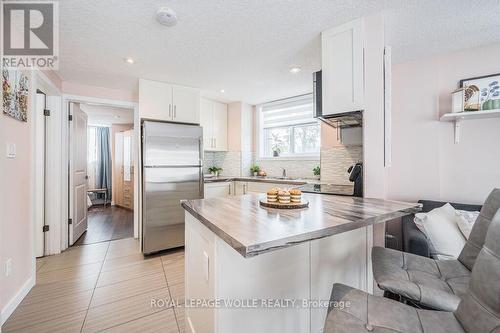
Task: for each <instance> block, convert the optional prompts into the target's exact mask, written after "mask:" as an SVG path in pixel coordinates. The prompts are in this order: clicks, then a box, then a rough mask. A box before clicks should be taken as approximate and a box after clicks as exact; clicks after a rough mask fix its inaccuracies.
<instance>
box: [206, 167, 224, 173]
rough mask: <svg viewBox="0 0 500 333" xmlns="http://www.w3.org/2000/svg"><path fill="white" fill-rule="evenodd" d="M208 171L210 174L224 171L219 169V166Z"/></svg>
mask: <svg viewBox="0 0 500 333" xmlns="http://www.w3.org/2000/svg"><path fill="white" fill-rule="evenodd" d="M208 171H209V172H210V173H218V172H221V171H222V168H219V167H218V166H211V167H210V168H208Z"/></svg>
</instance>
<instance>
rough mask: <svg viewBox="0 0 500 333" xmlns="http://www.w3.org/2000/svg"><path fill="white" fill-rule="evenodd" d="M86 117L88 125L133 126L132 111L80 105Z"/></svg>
mask: <svg viewBox="0 0 500 333" xmlns="http://www.w3.org/2000/svg"><path fill="white" fill-rule="evenodd" d="M80 108H81V109H82V111H83V112H85V113H86V114H87V116H88V124H89V125H93V126H95V125H105V126H110V125H113V124H133V123H134V110H133V109H124V108H116V107H110V106H103V105H94V104H80Z"/></svg>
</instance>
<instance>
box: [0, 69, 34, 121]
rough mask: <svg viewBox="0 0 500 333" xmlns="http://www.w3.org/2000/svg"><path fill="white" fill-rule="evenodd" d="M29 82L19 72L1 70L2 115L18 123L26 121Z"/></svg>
mask: <svg viewBox="0 0 500 333" xmlns="http://www.w3.org/2000/svg"><path fill="white" fill-rule="evenodd" d="M28 92H29V80H28V77H27V76H26V75H24V74H23V73H21V72H20V71H19V70H7V69H5V68H4V69H2V95H3V100H2V106H3V113H4V114H6V115H8V116H11V117H12V118H15V119H17V120H20V121H24V122H27V121H28Z"/></svg>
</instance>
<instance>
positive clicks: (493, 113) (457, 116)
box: [439, 109, 500, 143]
mask: <svg viewBox="0 0 500 333" xmlns="http://www.w3.org/2000/svg"><path fill="white" fill-rule="evenodd" d="M485 118H500V109H495V110H484V111H468V112H455V113H446V114H444V115H442V116H441V118H439V120H440V121H447V122H454V123H455V143H460V126H461V122H462V120H468V119H485Z"/></svg>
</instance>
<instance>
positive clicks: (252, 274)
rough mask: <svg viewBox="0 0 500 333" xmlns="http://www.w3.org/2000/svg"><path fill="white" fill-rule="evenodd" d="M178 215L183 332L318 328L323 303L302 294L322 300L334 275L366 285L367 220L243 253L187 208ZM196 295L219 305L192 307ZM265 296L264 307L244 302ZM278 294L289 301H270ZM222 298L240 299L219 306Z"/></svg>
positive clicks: (368, 277)
mask: <svg viewBox="0 0 500 333" xmlns="http://www.w3.org/2000/svg"><path fill="white" fill-rule="evenodd" d="M185 221H186V245H185V255H186V272H185V273H186V290H185V293H186V294H185V295H186V309H185V314H186V316H185V321H186V322H185V324H186V330H187V332H192V333H208V332H217V333H236V332H238V333H245V332H248V333H250V332H251V333H256V332H273V333H280V332H283V333H285V332H286V333H291V332H297V333H305V332H314V333H318V332H322V331H323V325H324V322H325V318H326V314H327V310H328V309H327V307H319V308H314V307H307V306H306V307H303V303H302V302H303V300H305V301H308V300H311V301H313V302H314V301H320V300H323V301H326V302H327V301H328V300H329V299H330V292H331V288H332V285H333V284H334V283H337V282H339V283H344V284H346V285H349V286H351V287H355V288H358V289H361V290H364V291H367V292H372V289H373V284H372V281H373V280H372V272H371V255H370V253H371V248H372V239H373V238H372V226H367V227H362V228H359V229H355V230H352V231H348V232H344V233H340V234H336V235H333V236H329V237H325V238H321V239H317V240H312V241H306V242H303V243H300V244H297V245H293V246H289V247H286V248H281V249H277V250H274V251H270V252H267V253H262V254H259V255H257V256H254V257H250V258H245V257H243V256H242V255H241V254H240V253H238V252H237V251H236V250H235V249H234V248H232V247H231V246H229V245H228V244H227V243H226V241H224V240H222V239H221V238H219V237H218V236H217V235H215V234H214V233H213V232H212V231H210V230H209V229H208V228H207V227H205V226H204V225H203V224H202V223H201V222H199V221H198V220H197V219H196V218H195V217H193V216H192V215H191V214H190V213H189V212H186V220H185ZM197 300H218V301H219V302H220V303H219V304H218V305H222V306H221V307H194V305H195V302H196V301H197ZM243 300H244V301H245V302H246V303H243ZM265 300H269V302H268V305H269V306H271V307H266V308H262V307H258V308H253V307H252V306H254V305H255V304H258V303H253V302H265ZM273 300H283V301H282V303H280V304H276V303H274V302H273ZM286 300H295V307H287V308H279V307H274V308H273V307H272V306H276V305H286V302H287V301H286ZM240 301H241V302H242V304H239V303H238V302H240ZM224 302H226V303H224ZM229 302H234V303H233V304H234V305H246V306H248V307H247V308H241V307H234V308H225V307H224V304H229ZM289 304H290V305H291V303H289ZM210 305H213V304H210Z"/></svg>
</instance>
